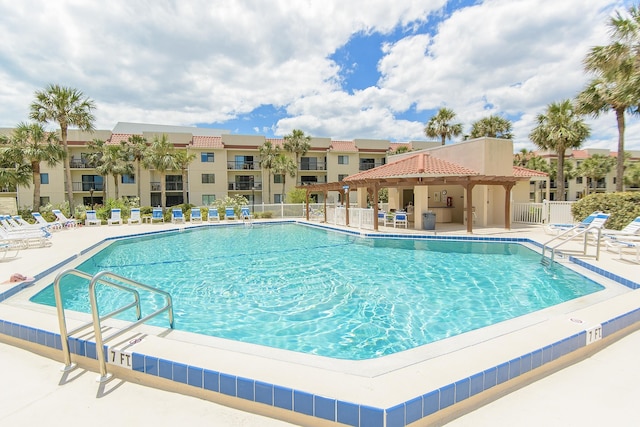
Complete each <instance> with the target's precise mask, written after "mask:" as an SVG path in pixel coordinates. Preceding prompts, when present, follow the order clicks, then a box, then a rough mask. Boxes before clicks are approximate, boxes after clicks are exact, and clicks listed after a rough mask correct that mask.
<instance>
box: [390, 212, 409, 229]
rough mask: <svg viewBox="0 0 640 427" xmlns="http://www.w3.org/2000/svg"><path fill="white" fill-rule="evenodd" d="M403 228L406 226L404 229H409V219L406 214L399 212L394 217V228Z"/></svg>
mask: <svg viewBox="0 0 640 427" xmlns="http://www.w3.org/2000/svg"><path fill="white" fill-rule="evenodd" d="M401 226H404V228H408V227H409V218H408V217H407V213H406V212H402V211H397V212H396V213H395V214H394V215H393V227H394V228H395V227H401Z"/></svg>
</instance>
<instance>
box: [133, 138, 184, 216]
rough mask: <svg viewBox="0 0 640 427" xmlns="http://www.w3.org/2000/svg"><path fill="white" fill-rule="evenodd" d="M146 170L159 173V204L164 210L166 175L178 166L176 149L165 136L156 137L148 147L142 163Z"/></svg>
mask: <svg viewBox="0 0 640 427" xmlns="http://www.w3.org/2000/svg"><path fill="white" fill-rule="evenodd" d="M142 163H143V165H144V167H146V168H147V169H155V170H156V171H158V173H160V204H161V206H162V209H164V208H166V193H167V183H166V182H165V180H166V175H167V171H169V170H177V169H179V166H178V164H177V161H176V149H175V147H174V146H173V144H172V143H171V142H169V138H168V137H167V135H166V134H163V135H162V137H161V138H158V136H157V135H156V136H155V137H154V138H153V142H152V143H151V145H150V146H149V148H148V150H147V153H146V154H145V157H144V160H143V161H142Z"/></svg>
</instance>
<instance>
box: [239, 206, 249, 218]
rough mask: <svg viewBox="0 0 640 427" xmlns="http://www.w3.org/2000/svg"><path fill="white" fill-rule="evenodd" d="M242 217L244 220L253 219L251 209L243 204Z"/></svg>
mask: <svg viewBox="0 0 640 427" xmlns="http://www.w3.org/2000/svg"><path fill="white" fill-rule="evenodd" d="M240 218H242V219H243V220H245V219H246V220H251V211H250V210H249V207H248V206H243V207H242V208H240Z"/></svg>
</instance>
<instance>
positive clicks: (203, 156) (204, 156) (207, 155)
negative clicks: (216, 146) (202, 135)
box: [200, 153, 215, 163]
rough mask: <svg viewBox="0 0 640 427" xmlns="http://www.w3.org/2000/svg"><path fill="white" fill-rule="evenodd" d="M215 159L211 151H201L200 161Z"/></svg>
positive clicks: (208, 161) (211, 161)
mask: <svg viewBox="0 0 640 427" xmlns="http://www.w3.org/2000/svg"><path fill="white" fill-rule="evenodd" d="M214 160H215V155H214V154H213V153H201V154H200V161H201V162H202V163H213V161H214Z"/></svg>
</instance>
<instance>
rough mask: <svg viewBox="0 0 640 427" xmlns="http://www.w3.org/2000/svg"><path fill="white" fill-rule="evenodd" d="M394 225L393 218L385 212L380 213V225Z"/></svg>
mask: <svg viewBox="0 0 640 427" xmlns="http://www.w3.org/2000/svg"><path fill="white" fill-rule="evenodd" d="M388 224H393V217H392V216H390V214H388V213H387V212H385V211H378V225H384V226H385V227H386V226H387V225H388Z"/></svg>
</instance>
